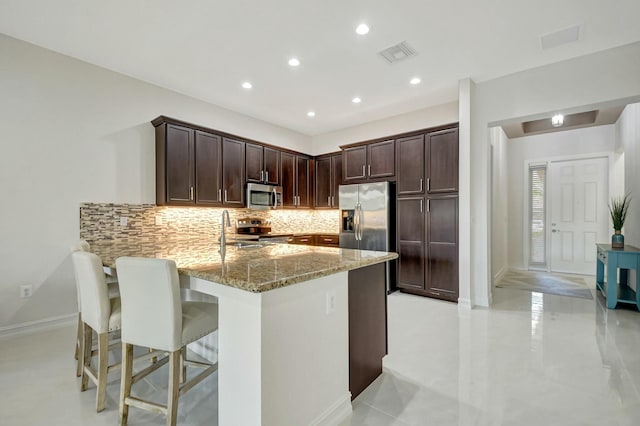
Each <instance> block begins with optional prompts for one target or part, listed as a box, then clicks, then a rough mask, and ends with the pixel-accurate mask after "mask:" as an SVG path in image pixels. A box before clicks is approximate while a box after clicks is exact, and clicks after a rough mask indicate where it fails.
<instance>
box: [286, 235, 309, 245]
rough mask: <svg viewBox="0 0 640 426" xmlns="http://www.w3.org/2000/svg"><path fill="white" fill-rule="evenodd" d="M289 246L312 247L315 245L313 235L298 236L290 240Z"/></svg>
mask: <svg viewBox="0 0 640 426" xmlns="http://www.w3.org/2000/svg"><path fill="white" fill-rule="evenodd" d="M289 244H304V245H308V246H312V245H313V244H314V242H313V235H296V236H294V237H291V238H289Z"/></svg>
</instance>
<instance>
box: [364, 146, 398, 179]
mask: <svg viewBox="0 0 640 426" xmlns="http://www.w3.org/2000/svg"><path fill="white" fill-rule="evenodd" d="M395 147H396V145H395V141H384V142H376V143H372V144H371V145H368V150H369V158H368V165H367V176H368V177H369V179H379V178H384V177H391V176H394V175H395V174H396V148H395Z"/></svg>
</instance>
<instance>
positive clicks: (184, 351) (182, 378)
mask: <svg viewBox="0 0 640 426" xmlns="http://www.w3.org/2000/svg"><path fill="white" fill-rule="evenodd" d="M186 361H187V347H186V346H185V347H183V348H182V350H181V351H180V383H184V382H185V381H186V380H187V363H186Z"/></svg>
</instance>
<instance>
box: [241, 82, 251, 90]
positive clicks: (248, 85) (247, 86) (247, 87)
mask: <svg viewBox="0 0 640 426" xmlns="http://www.w3.org/2000/svg"><path fill="white" fill-rule="evenodd" d="M242 87H243V88H245V89H251V88H252V87H253V84H251V83H249V82H248V81H245V82H244V83H242Z"/></svg>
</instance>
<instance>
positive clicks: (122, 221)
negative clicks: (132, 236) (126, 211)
mask: <svg viewBox="0 0 640 426" xmlns="http://www.w3.org/2000/svg"><path fill="white" fill-rule="evenodd" d="M128 223H129V218H128V217H126V216H120V226H125V227H126V226H127V224H128Z"/></svg>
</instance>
